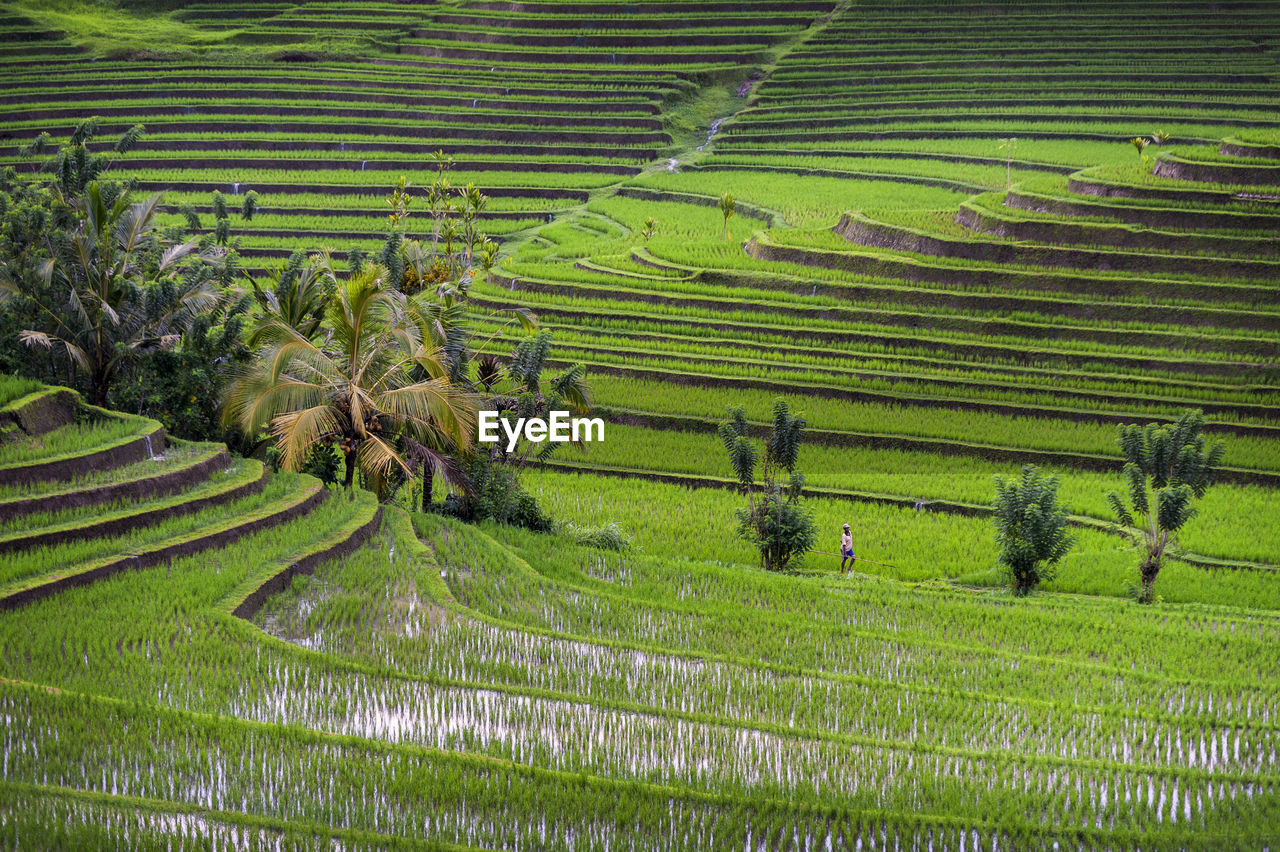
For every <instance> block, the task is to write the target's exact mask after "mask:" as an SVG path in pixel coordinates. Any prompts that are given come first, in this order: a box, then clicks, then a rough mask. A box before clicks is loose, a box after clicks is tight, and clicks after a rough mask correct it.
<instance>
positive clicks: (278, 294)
mask: <svg viewBox="0 0 1280 852" xmlns="http://www.w3.org/2000/svg"><path fill="white" fill-rule="evenodd" d="M245 278H246V279H248V281H249V285H250V286H251V287H252V288H253V296H254V298H255V299H256V300H257V302H258V307H259V308H260V310H261V312H262V313H261V315H260V317H259V319H258V320H257V322H255V323H254V325H253V331H252V333H251V334H250V337H249V345H250V346H258V345H260V344H262V343H265V342H267V341H268V340H269V339H270V338H271V337H272V335H274V334H275V333H276V332H277V331H279V330H281V329H284V328H289V329H292V330H293V331H295V332H297V333H298V334H300V335H302V336H303V337H305V338H307V339H308V340H314V339H315V338H316V337H317V336H318V335H319V334H320V333H321V331H322V330H323V326H324V317H325V311H326V310H327V309H328V305H329V300H330V298H331V297H332V296H333V292H334V290H336V289H337V286H338V274H337V272H336V271H335V270H334V268H333V260H332V258H330V256H329V254H328V252H323V253H321V254H319V255H316V256H314V257H310V258H308V257H307V256H306V254H304V253H303V252H302V251H301V250H299V251H296V252H294V253H293V254H292V255H291V256H290V257H289V258H288V259H286V260H284V261H281V263H280V265H279V266H277V267H276V268H275V269H273V270H270V271H269V272H268V273H267V274H266V276H265V277H264V278H262V279H257V278H253V277H251V276H249V275H248V274H247V273H246V274H245Z"/></svg>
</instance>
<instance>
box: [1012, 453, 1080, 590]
mask: <svg viewBox="0 0 1280 852" xmlns="http://www.w3.org/2000/svg"><path fill="white" fill-rule="evenodd" d="M995 522H996V543H997V544H999V545H1000V564H1002V565H1003V566H1004V568H1005V571H1006V572H1007V573H1008V575H1009V583H1010V586H1011V587H1012V588H1013V593H1014V594H1016V595H1027V594H1030V593H1031V591H1032V590H1033V589H1034V588H1035V587H1036V586H1038V585H1040V583H1042V582H1044V581H1045V580H1048V579H1050V578H1051V577H1052V576H1053V568H1054V566H1055V565H1057V563H1058V561H1059V560H1060V559H1062V557H1064V556H1066V555H1067V553H1068V552H1069V551H1070V550H1071V546H1072V544H1073V543H1074V541H1073V539H1072V537H1071V535H1070V534H1069V533H1068V532H1067V513H1066V512H1065V511H1064V510H1062V509H1061V508H1059V506H1058V478H1057V477H1056V476H1043V475H1041V474H1040V472H1039V471H1038V470H1036V467H1035V465H1030V464H1029V465H1024V466H1023V468H1022V475H1021V476H1020V477H1018V478H1016V479H1005V478H1004V477H1000V476H997V477H996V502H995Z"/></svg>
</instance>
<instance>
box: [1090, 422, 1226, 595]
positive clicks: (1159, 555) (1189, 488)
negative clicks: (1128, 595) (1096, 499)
mask: <svg viewBox="0 0 1280 852" xmlns="http://www.w3.org/2000/svg"><path fill="white" fill-rule="evenodd" d="M1119 443H1120V449H1121V451H1122V452H1123V453H1124V457H1125V465H1124V476H1125V479H1126V480H1127V481H1128V483H1129V489H1128V490H1129V493H1128V495H1127V496H1128V505H1126V503H1125V501H1124V499H1122V498H1121V496H1120V495H1119V494H1116V493H1112V494H1109V495H1108V496H1107V500H1108V502H1109V503H1110V504H1111V508H1112V510H1113V511H1114V512H1115V513H1116V517H1117V518H1118V519H1119V521H1120V523H1121V524H1122V525H1123V527H1122V528H1121V530H1120V531H1121V533H1122V534H1124V535H1125V536H1126V537H1127V538H1129V539H1130V540H1131V541H1134V542H1135V543H1138V544H1139V545H1140V546H1141V547H1142V548H1143V551H1144V557H1143V560H1142V565H1141V566H1140V567H1139V579H1140V583H1141V584H1140V587H1139V589H1138V600H1139V601H1140V602H1142V603H1151V601H1153V600H1154V599H1155V583H1156V578H1157V577H1158V576H1159V574H1160V568H1161V567H1162V565H1163V564H1164V558H1165V555H1166V553H1167V551H1168V548H1169V546H1170V545H1171V544H1173V543H1174V541H1175V539H1176V537H1177V535H1178V532H1179V531H1180V530H1181V529H1182V528H1183V527H1184V526H1186V523H1187V521H1189V520H1191V518H1192V517H1193V516H1194V515H1195V511H1196V510H1195V507H1194V506H1193V505H1192V504H1193V502H1194V501H1195V500H1196V499H1197V498H1199V497H1203V496H1204V494H1205V491H1207V490H1208V488H1209V486H1210V485H1211V484H1212V481H1213V474H1214V469H1215V468H1216V467H1217V466H1218V464H1219V463H1220V462H1221V461H1222V454H1223V451H1224V449H1225V448H1224V446H1223V444H1222V442H1221V441H1212V442H1211V441H1209V439H1208V438H1207V437H1206V436H1205V435H1204V415H1203V414H1202V413H1201V412H1199V411H1187V412H1184V413H1183V414H1182V416H1181V417H1179V418H1178V421H1177V422H1176V423H1173V424H1171V425H1170V424H1156V423H1150V424H1148V425H1146V426H1139V425H1136V424H1131V425H1128V426H1122V427H1120V431H1119Z"/></svg>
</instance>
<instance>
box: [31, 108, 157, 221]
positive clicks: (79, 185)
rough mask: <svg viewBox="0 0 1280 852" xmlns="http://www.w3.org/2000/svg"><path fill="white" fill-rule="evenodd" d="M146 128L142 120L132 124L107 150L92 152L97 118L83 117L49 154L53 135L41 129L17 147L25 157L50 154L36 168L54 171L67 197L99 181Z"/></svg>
mask: <svg viewBox="0 0 1280 852" xmlns="http://www.w3.org/2000/svg"><path fill="white" fill-rule="evenodd" d="M145 132H146V128H144V127H143V126H142V125H141V124H135V125H134V126H133V127H131V128H130V129H129V130H127V131H125V132H124V133H122V134H121V135H120V138H119V139H117V140H116V141H115V143H114V144H112V146H111V148H110V151H109V152H108V153H99V154H95V153H93V152H91V151H90V150H89V143H91V142H92V141H93V140H94V138H95V137H97V135H98V118H97V117H96V116H95V117H93V118H86V119H84V120H82V121H81V122H79V123H78V124H77V125H76V128H75V130H73V131H72V132H71V138H70V139H68V140H67V143H66V144H65V145H61V146H59V147H58V149H57V150H56V151H55V152H53V153H52V154H49V151H50V149H51V148H52V147H53V146H52V145H51V144H50V142H51V139H52V137H50V136H49V134H48V133H41V134H40V135H39V136H37V137H36V138H35V139H34V140H32V141H31V143H30V144H28V145H26V146H24V147H23V148H22V149H20V151H19V154H21V155H22V156H25V157H40V156H44V155H46V154H49V156H48V157H47V159H45V160H44V161H43V162H42V163H41V164H40V165H39V168H40V169H41V170H42V171H45V172H49V173H51V174H52V175H53V185H54V187H55V189H56V190H57V191H58V192H59V193H60V194H61V195H62V197H63V198H64V199H67V200H68V201H69V200H71V199H73V198H78V197H79V196H80V195H83V194H84V192H85V190H87V189H88V188H89V184H91V183H101V181H102V176H103V174H104V173H106V171H107V170H108V169H110V168H111V166H112V165H113V164H114V163H115V160H116V158H117V157H119V156H120V155H122V154H125V153H127V152H128V151H129V150H130V149H131V148H133V146H134V145H136V144H137V143H138V140H139V139H141V138H142V135H143V133H145Z"/></svg>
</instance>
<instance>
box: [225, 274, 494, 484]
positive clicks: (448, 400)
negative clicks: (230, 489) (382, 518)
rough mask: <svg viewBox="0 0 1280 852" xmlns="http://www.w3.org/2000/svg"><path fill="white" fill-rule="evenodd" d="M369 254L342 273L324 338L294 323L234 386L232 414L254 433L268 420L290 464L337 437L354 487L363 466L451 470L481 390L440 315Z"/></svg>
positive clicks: (382, 472)
mask: <svg viewBox="0 0 1280 852" xmlns="http://www.w3.org/2000/svg"><path fill="white" fill-rule="evenodd" d="M386 276H387V271H386V269H385V268H384V267H381V266H377V265H373V264H370V265H368V266H366V267H365V268H364V269H363V270H361V271H360V272H358V273H356V274H355V275H354V276H352V277H351V278H350V279H348V280H347V281H346V282H343V283H341V284H340V285H339V286H338V287H337V289H336V291H335V293H334V297H333V300H332V302H331V303H330V306H329V309H328V311H327V314H326V318H325V319H326V323H325V331H326V334H325V336H324V338H323V339H322V340H318V341H315V340H312V339H310V338H309V337H307V336H306V335H305V334H303V333H300V332H299V331H298V330H297V329H294V328H293V327H291V326H289V325H288V324H287V323H284V322H280V323H278V327H276V328H273V329H272V330H271V332H269V333H268V334H266V335H265V337H264V339H266V340H268V341H271V342H270V343H269V344H268V345H267V346H266V347H265V348H264V349H262V350H261V351H260V352H259V353H258V356H257V358H256V359H255V361H254V363H253V364H252V366H251V367H250V368H249V370H248V371H247V372H246V373H245V374H244V375H242V376H241V377H240V378H239V379H238V380H237V381H236V382H235V383H234V384H233V385H232V387H231V390H230V392H229V394H228V397H227V403H226V408H225V414H224V416H225V418H226V420H227V422H228V423H231V424H234V425H236V426H238V427H239V428H240V429H241V430H242V431H244V432H245V433H246V434H249V435H256V434H258V433H259V432H260V431H261V430H263V429H265V430H267V431H268V432H269V433H270V434H271V436H272V437H273V438H274V439H275V445H276V448H277V449H278V450H279V451H280V453H281V463H282V465H283V466H284V467H286V468H290V469H297V468H298V467H300V466H301V465H302V464H303V462H304V460H305V459H306V457H307V453H308V451H309V450H310V449H311V448H312V447H314V446H316V445H325V444H337V446H338V448H339V449H340V451H341V452H342V455H343V460H344V462H345V464H346V470H345V479H344V481H343V484H344V486H345V487H346V488H348V489H349V488H351V486H352V483H353V482H354V479H355V472H356V469H357V467H358V468H360V469H361V470H362V471H363V472H364V474H365V475H366V477H369V478H371V479H375V478H382V477H387V476H389V475H391V474H393V473H395V472H396V471H397V470H399V471H400V472H402V473H403V474H404V475H405V476H407V477H412V476H413V475H414V463H415V461H416V460H417V459H419V458H421V459H424V460H426V461H427V463H429V464H431V466H432V467H433V469H434V471H435V472H436V473H439V474H441V475H442V476H443V477H445V478H446V479H449V478H451V475H452V473H453V471H455V470H456V466H454V465H453V464H452V461H451V458H450V454H451V453H455V452H459V451H461V452H465V451H467V450H468V449H469V448H470V446H471V442H472V436H473V434H474V432H475V419H476V407H477V405H476V399H475V397H474V396H473V395H472V394H471V393H469V392H468V391H466V390H465V389H464V388H463V387H461V386H458V385H455V384H454V383H452V382H451V381H450V380H449V377H448V365H447V363H446V359H445V357H444V355H443V349H442V347H441V341H440V340H438V339H437V337H436V329H435V326H434V324H433V323H432V322H431V321H430V319H429V318H428V317H427V313H426V311H424V310H423V308H422V306H421V304H420V303H419V302H417V301H416V300H414V299H412V298H409V297H407V296H405V295H404V294H402V293H400V292H399V291H398V290H397V289H396V288H394V287H391V286H387V284H386V280H385V279H386Z"/></svg>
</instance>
